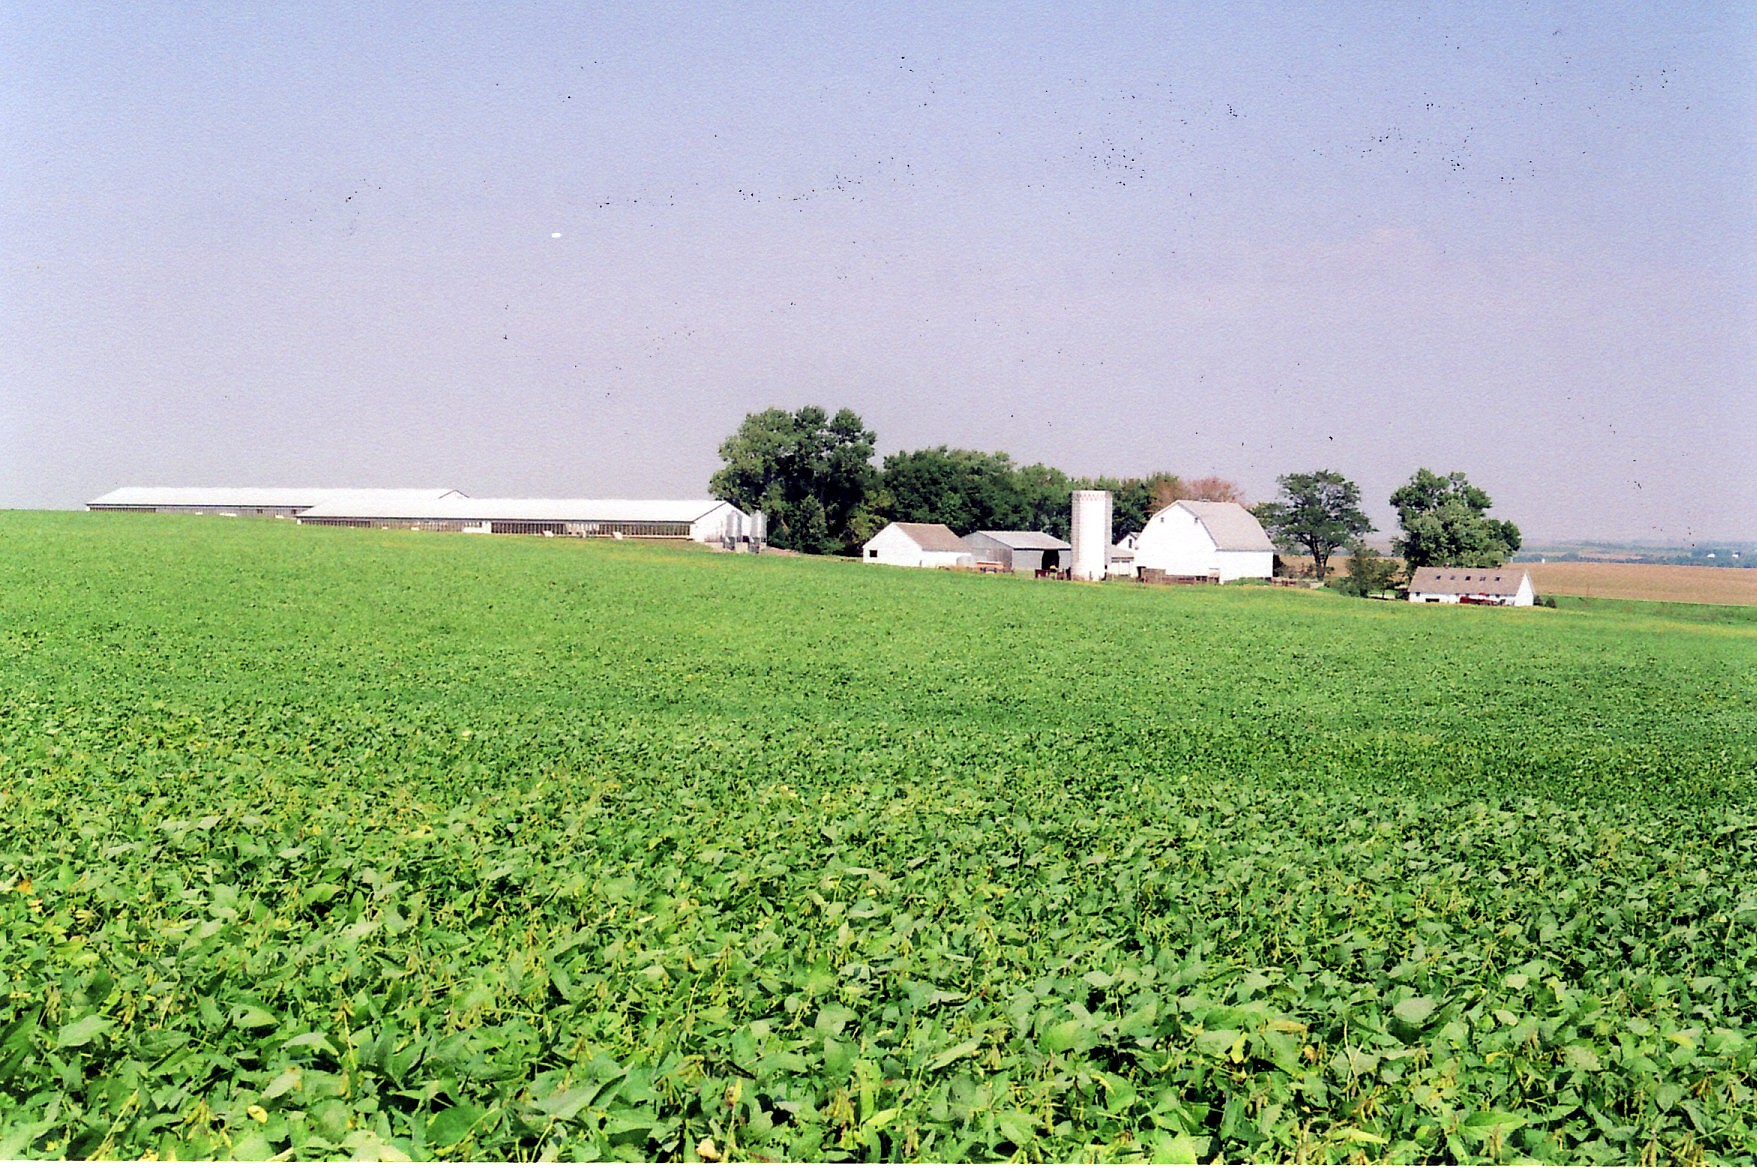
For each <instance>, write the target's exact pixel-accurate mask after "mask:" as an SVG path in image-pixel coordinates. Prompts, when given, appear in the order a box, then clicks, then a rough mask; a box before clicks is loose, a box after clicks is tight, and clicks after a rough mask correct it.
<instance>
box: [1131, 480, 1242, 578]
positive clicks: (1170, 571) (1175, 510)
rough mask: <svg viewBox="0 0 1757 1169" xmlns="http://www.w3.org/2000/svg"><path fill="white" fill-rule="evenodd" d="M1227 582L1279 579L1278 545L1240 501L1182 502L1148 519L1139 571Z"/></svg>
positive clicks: (1137, 554)
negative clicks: (1276, 554)
mask: <svg viewBox="0 0 1757 1169" xmlns="http://www.w3.org/2000/svg"><path fill="white" fill-rule="evenodd" d="M1148 570H1155V571H1157V572H1160V573H1164V574H1165V575H1166V576H1170V577H1205V578H1207V579H1210V580H1218V581H1221V582H1222V583H1224V582H1226V581H1229V580H1244V579H1250V578H1258V577H1260V578H1262V579H1265V580H1267V579H1268V578H1269V577H1272V576H1274V575H1275V545H1274V544H1273V543H1271V542H1270V540H1269V535H1268V533H1267V532H1265V531H1263V525H1262V524H1259V523H1258V522H1257V517H1256V516H1254V515H1252V514H1251V513H1250V512H1248V511H1246V510H1245V509H1244V508H1242V507H1240V506H1239V505H1238V504H1236V503H1210V502H1207V501H1203V500H1193V499H1180V500H1178V501H1177V502H1176V503H1174V504H1172V505H1171V506H1170V507H1168V508H1166V509H1164V510H1163V511H1161V512H1159V513H1158V514H1157V515H1155V516H1154V517H1153V518H1152V519H1150V520H1148V521H1147V524H1146V526H1145V527H1143V528H1142V529H1141V535H1140V538H1139V540H1137V542H1136V544H1135V571H1136V572H1137V573H1139V574H1141V575H1142V576H1143V577H1146V576H1147V575H1148Z"/></svg>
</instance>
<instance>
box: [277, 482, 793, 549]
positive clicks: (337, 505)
mask: <svg viewBox="0 0 1757 1169" xmlns="http://www.w3.org/2000/svg"><path fill="white" fill-rule="evenodd" d="M298 520H299V522H300V523H301V524H320V525H327V526H330V527H344V528H413V529H418V530H421V531H429V532H485V533H486V532H492V533H502V534H511V535H536V534H544V533H546V534H549V535H555V536H615V537H623V538H632V539H645V540H694V541H696V542H697V543H700V544H711V543H728V542H729V543H734V544H736V543H740V542H743V541H748V540H753V539H758V540H760V539H761V533H760V532H759V531H757V530H755V529H756V528H757V527H758V525H755V524H753V523H752V521H751V517H750V516H748V515H746V514H745V513H744V512H742V511H740V510H739V509H738V508H736V507H733V506H732V505H731V504H730V503H727V502H725V501H724V500H720V499H473V498H470V497H468V496H461V497H457V498H447V499H434V500H427V501H419V500H411V501H406V502H400V503H393V504H389V505H387V504H386V503H385V502H384V501H381V500H379V499H377V498H376V497H374V496H371V495H366V496H363V497H355V496H352V495H349V494H347V493H341V494H337V495H333V496H330V497H329V498H326V499H324V500H323V501H321V502H320V503H317V504H316V505H314V506H312V507H310V508H307V509H306V510H305V511H302V512H300V513H299V515H298Z"/></svg>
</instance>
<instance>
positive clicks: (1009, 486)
mask: <svg viewBox="0 0 1757 1169" xmlns="http://www.w3.org/2000/svg"><path fill="white" fill-rule="evenodd" d="M880 485H881V487H882V490H883V492H884V494H885V495H886V496H887V497H888V500H889V507H888V510H887V514H889V516H890V517H891V518H892V519H894V520H900V521H902V522H903V523H910V524H945V525H946V526H947V527H949V528H951V529H952V530H953V531H954V532H957V533H959V534H960V535H963V534H967V533H969V532H975V531H980V530H983V529H999V530H1009V529H1017V528H1022V527H1024V526H1025V524H1026V522H1027V521H1028V520H1029V519H1030V518H1031V509H1030V507H1029V506H1028V505H1027V501H1026V500H1025V499H1024V498H1023V497H1022V496H1021V494H1020V483H1019V479H1018V471H1017V470H1016V469H1015V468H1014V467H1013V460H1012V456H1010V455H1008V454H1006V453H1004V452H1001V451H995V452H994V453H993V454H987V453H984V452H982V451H967V450H951V449H948V448H946V447H943V446H937V447H930V448H928V449H926V450H919V451H899V452H898V453H897V454H894V455H887V456H885V465H884V470H883V472H881V474H880Z"/></svg>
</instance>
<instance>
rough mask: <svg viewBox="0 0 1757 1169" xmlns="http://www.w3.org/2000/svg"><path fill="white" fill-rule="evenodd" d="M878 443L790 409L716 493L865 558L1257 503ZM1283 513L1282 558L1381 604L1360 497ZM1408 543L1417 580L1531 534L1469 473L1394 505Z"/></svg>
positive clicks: (1407, 489)
mask: <svg viewBox="0 0 1757 1169" xmlns="http://www.w3.org/2000/svg"><path fill="white" fill-rule="evenodd" d="M877 441H878V436H877V435H876V434H874V433H873V432H872V431H871V430H868V429H867V428H866V425H865V424H864V423H863V422H862V421H861V420H860V416H859V415H857V414H855V413H854V412H853V411H852V410H848V409H846V408H844V409H841V410H838V411H836V413H835V414H834V415H831V414H829V413H828V412H827V411H825V410H824V409H822V408H821V407H818V406H805V407H802V408H800V409H799V410H796V411H793V412H788V411H786V410H782V409H779V408H775V409H769V410H763V411H760V412H758V413H755V414H748V415H746V416H745V419H744V421H743V423H741V424H740V425H739V427H738V429H737V430H736V431H735V432H734V433H733V434H732V435H731V436H730V437H728V438H727V439H726V441H725V442H723V443H721V444H720V451H719V454H720V459H721V463H722V466H721V467H720V469H719V470H718V471H715V472H714V474H713V476H712V477H711V478H710V479H709V481H708V490H709V491H710V492H711V493H712V494H713V495H714V497H715V498H716V499H723V500H725V501H727V502H728V503H731V504H733V505H734V506H736V507H739V508H741V509H743V510H745V511H760V512H762V513H763V514H764V515H765V516H766V517H767V518H768V529H769V534H768V539H769V543H771V544H773V545H775V546H776V547H778V548H790V549H793V550H795V551H799V552H810V553H852V552H855V551H857V550H858V549H859V547H860V545H862V544H864V543H865V542H866V541H867V540H870V539H871V538H872V537H873V536H875V535H877V534H878V532H879V530H880V529H881V528H883V527H884V526H885V525H886V524H888V523H891V522H892V521H901V522H903V523H938V524H945V525H946V526H947V527H949V528H951V529H952V530H953V531H956V532H973V531H982V530H989V531H1019V530H1022V531H1042V532H1047V533H1049V534H1050V535H1052V536H1056V537H1059V538H1061V539H1064V540H1065V539H1067V538H1068V533H1069V527H1070V524H1071V521H1072V509H1071V497H1072V493H1073V492H1075V491H1078V490H1098V491H1108V492H1110V494H1111V501H1112V511H1111V515H1112V531H1111V539H1112V540H1120V539H1121V538H1122V537H1123V536H1125V535H1127V534H1128V533H1130V532H1136V531H1139V530H1140V529H1141V528H1142V526H1144V525H1145V524H1146V522H1147V521H1148V520H1149V519H1150V518H1152V516H1153V515H1154V513H1156V512H1158V511H1160V510H1161V509H1163V508H1165V507H1168V506H1170V505H1171V504H1172V503H1174V502H1175V501H1177V500H1180V499H1190V500H1212V501H1218V502H1225V503H1238V504H1244V503H1246V500H1245V497H1244V493H1243V492H1242V491H1240V490H1239V487H1238V485H1237V484H1235V483H1233V482H1231V481H1230V480H1227V479H1222V478H1219V477H1218V476H1201V477H1196V478H1190V479H1185V478H1183V477H1181V476H1179V475H1176V474H1174V473H1172V472H1169V471H1156V472H1154V473H1152V474H1150V475H1142V476H1131V477H1125V478H1115V477H1109V476H1097V477H1085V478H1076V477H1074V476H1071V475H1068V474H1067V473H1066V472H1064V471H1061V470H1058V469H1056V468H1055V467H1050V466H1046V465H1045V464H1042V463H1032V464H1030V465H1028V466H1018V465H1016V464H1015V463H1014V462H1013V459H1012V457H1011V456H1010V455H1008V454H1006V453H1005V452H1003V451H993V452H985V451H972V450H961V449H956V448H951V447H945V446H937V447H929V448H926V449H923V450H917V451H900V452H898V453H897V454H894V455H886V456H885V458H884V460H883V462H882V464H879V465H875V464H874V462H873V456H874V454H875V453H876V443H877ZM1277 483H1278V485H1279V486H1280V489H1281V494H1280V497H1279V498H1278V499H1275V500H1271V501H1268V502H1266V503H1261V504H1258V505H1257V506H1255V507H1253V508H1252V509H1251V511H1252V513H1253V514H1255V515H1256V517H1257V519H1258V520H1259V522H1261V523H1262V525H1263V528H1264V530H1265V531H1266V532H1268V534H1269V536H1270V538H1271V539H1272V540H1273V541H1274V542H1275V544H1276V546H1277V547H1279V548H1281V549H1282V550H1283V551H1287V552H1301V553H1305V554H1307V555H1310V556H1311V557H1312V560H1313V564H1314V570H1315V573H1316V575H1317V577H1318V579H1320V580H1322V579H1324V577H1325V576H1326V574H1327V571H1328V566H1329V561H1330V559H1331V557H1332V556H1333V555H1335V554H1336V553H1337V552H1339V551H1347V552H1348V553H1349V557H1350V572H1349V579H1348V591H1357V592H1363V593H1366V592H1378V591H1383V590H1384V589H1386V588H1387V587H1390V586H1391V585H1392V584H1393V583H1394V578H1395V576H1396V574H1397V572H1398V569H1399V567H1400V566H1399V565H1398V564H1396V563H1395V562H1393V561H1389V560H1387V559H1386V558H1384V557H1382V556H1380V555H1379V554H1378V553H1377V552H1376V551H1375V550H1374V549H1372V548H1371V547H1369V546H1368V545H1367V544H1366V543H1365V538H1366V536H1367V534H1368V533H1370V532H1371V531H1373V525H1372V522H1371V521H1370V520H1369V519H1368V518H1367V516H1366V513H1365V512H1363V511H1362V510H1361V509H1360V488H1359V487H1357V486H1356V485H1355V484H1354V483H1353V482H1352V481H1350V480H1349V479H1347V478H1345V477H1344V476H1343V475H1341V474H1340V473H1339V472H1336V471H1330V470H1321V471H1312V472H1302V473H1298V474H1290V475H1283V476H1281V477H1280V478H1279V479H1278V480H1277ZM1390 502H1391V506H1392V507H1394V508H1396V509H1397V519H1398V524H1399V526H1400V528H1401V535H1399V536H1398V537H1396V538H1395V539H1393V540H1392V551H1393V552H1394V553H1395V554H1396V556H1398V557H1399V558H1401V560H1402V562H1403V565H1404V566H1407V568H1408V570H1409V571H1412V572H1413V571H1414V570H1415V569H1416V568H1419V567H1422V566H1424V565H1458V566H1467V567H1484V568H1486V567H1493V566H1495V565H1499V564H1502V563H1504V562H1505V561H1506V560H1507V559H1508V558H1510V557H1511V556H1512V555H1513V554H1514V553H1515V552H1517V551H1518V550H1519V546H1520V535H1519V529H1518V528H1517V527H1515V526H1514V525H1513V524H1512V523H1509V522H1507V521H1505V520H1496V519H1494V518H1492V517H1490V516H1489V515H1488V509H1489V507H1490V506H1491V501H1490V499H1489V497H1488V494H1487V493H1486V492H1484V491H1483V490H1482V489H1481V488H1479V487H1475V486H1473V485H1472V484H1471V483H1470V482H1469V480H1467V479H1466V478H1465V476H1464V475H1463V474H1462V473H1461V472H1457V471H1454V472H1452V473H1451V474H1450V475H1437V474H1435V473H1434V472H1432V471H1430V470H1428V469H1427V468H1425V467H1423V468H1422V469H1420V470H1419V471H1417V472H1416V473H1415V475H1414V476H1412V477H1411V479H1410V480H1409V482H1408V483H1405V484H1404V485H1403V486H1401V487H1399V488H1398V489H1397V490H1396V491H1395V492H1393V493H1392V495H1391V501H1390Z"/></svg>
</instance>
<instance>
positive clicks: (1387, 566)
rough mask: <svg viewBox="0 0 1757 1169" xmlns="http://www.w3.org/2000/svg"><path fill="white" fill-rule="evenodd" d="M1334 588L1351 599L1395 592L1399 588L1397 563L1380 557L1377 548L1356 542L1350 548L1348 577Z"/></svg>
mask: <svg viewBox="0 0 1757 1169" xmlns="http://www.w3.org/2000/svg"><path fill="white" fill-rule="evenodd" d="M1332 587H1334V588H1337V589H1339V590H1340V591H1342V592H1344V593H1347V594H1348V595H1349V596H1351V597H1370V596H1374V595H1376V594H1379V593H1388V592H1393V591H1395V590H1396V589H1397V588H1398V587H1399V582H1398V579H1397V562H1396V561H1395V560H1392V559H1391V558H1390V557H1388V556H1381V555H1379V550H1378V549H1377V548H1374V547H1372V546H1371V545H1369V544H1366V543H1365V542H1363V541H1360V540H1356V541H1355V542H1354V543H1352V544H1350V545H1349V546H1348V575H1347V576H1345V577H1343V578H1342V581H1341V583H1340V584H1337V585H1333V586H1332Z"/></svg>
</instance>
